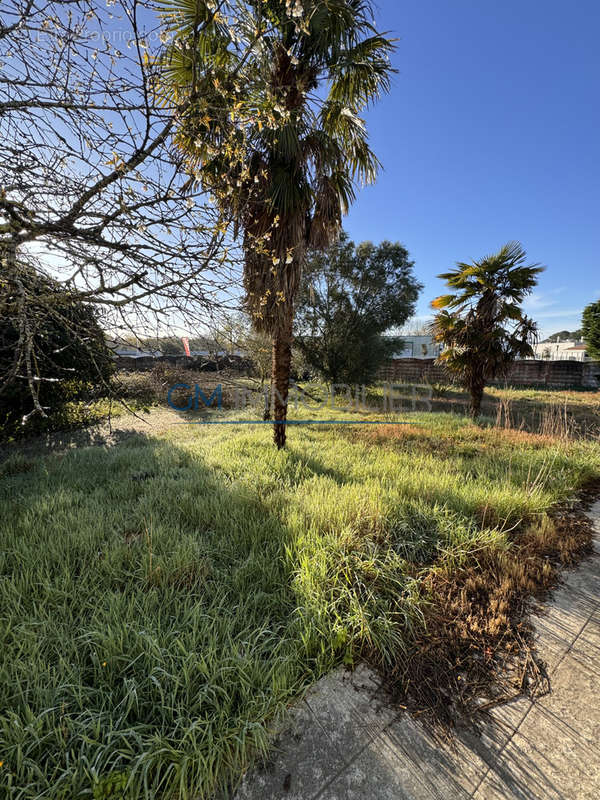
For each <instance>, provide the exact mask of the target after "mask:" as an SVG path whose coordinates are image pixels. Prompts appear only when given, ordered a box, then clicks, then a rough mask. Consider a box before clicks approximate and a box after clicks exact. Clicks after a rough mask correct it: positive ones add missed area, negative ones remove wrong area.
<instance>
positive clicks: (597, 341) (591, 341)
mask: <svg viewBox="0 0 600 800" xmlns="http://www.w3.org/2000/svg"><path fill="white" fill-rule="evenodd" d="M581 328H582V333H583V341H584V342H585V343H586V345H587V352H588V355H589V357H590V358H594V359H596V360H598V361H600V300H597V301H596V302H595V303H590V305H589V306H586V308H585V309H584V312H583V321H582V326H581Z"/></svg>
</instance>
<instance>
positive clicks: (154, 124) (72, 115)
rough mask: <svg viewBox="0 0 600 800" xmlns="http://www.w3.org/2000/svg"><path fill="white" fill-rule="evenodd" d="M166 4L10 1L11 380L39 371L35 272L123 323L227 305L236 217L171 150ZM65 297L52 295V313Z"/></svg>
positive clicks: (1, 35) (5, 145)
mask: <svg viewBox="0 0 600 800" xmlns="http://www.w3.org/2000/svg"><path fill="white" fill-rule="evenodd" d="M156 12H157V8H153V7H152V4H151V3H148V2H145V3H140V2H138V1H137V0H103V1H102V2H92V1H91V0H61V1H60V2H59V1H58V0H9V3H8V7H7V5H6V4H5V3H2V6H1V8H0V261H1V272H0V289H1V290H2V291H4V292H5V293H7V294H8V296H9V297H11V298H12V301H11V303H9V304H8V305H6V304H5V306H4V307H3V313H5V314H12V315H13V316H14V317H15V319H14V320H13V322H14V324H16V325H17V327H18V330H19V339H18V342H17V344H16V346H15V347H14V353H13V354H12V357H11V359H10V369H8V370H6V371H5V374H4V375H0V390H1V389H2V386H3V385H4V384H6V383H7V381H10V380H15V378H18V379H21V380H28V382H29V384H30V385H31V386H32V396H33V402H34V407H35V408H36V409H37V410H38V411H40V412H42V413H43V409H42V408H41V406H40V404H39V402H38V399H37V393H36V391H35V386H36V385H39V383H38V382H39V381H40V380H41V379H43V376H41V375H39V374H37V373H36V358H35V347H36V335H37V333H38V332H39V331H40V330H41V328H42V327H43V319H41V318H40V317H43V314H41V315H40V311H39V309H40V306H41V307H44V297H40V296H39V293H38V294H37V295H36V298H35V299H36V304H35V307H36V309H37V311H36V314H35V318H32V315H31V314H30V313H28V309H30V308H31V307H32V304H31V302H30V301H31V299H32V298H31V296H30V295H29V293H30V292H31V291H32V290H31V286H30V284H28V283H27V282H26V281H24V280H23V276H24V274H26V273H24V270H29V274H31V270H34V271H38V272H42V273H44V274H47V275H50V276H51V277H53V278H54V279H56V280H58V281H60V282H61V283H62V284H63V285H64V286H65V288H67V289H70V290H72V291H73V292H74V293H76V294H77V296H78V297H79V298H81V299H82V300H84V301H89V302H93V303H94V305H95V307H96V308H98V309H100V310H101V313H102V315H103V322H104V324H105V326H106V327H107V329H110V330H111V332H112V333H113V334H114V333H115V332H118V331H119V330H121V329H127V330H131V329H132V328H134V329H136V330H138V331H139V330H144V331H146V332H151V331H154V332H156V331H157V330H158V329H164V328H165V326H168V325H169V324H171V325H173V324H175V325H179V326H183V325H188V326H189V325H191V324H193V323H197V322H198V321H199V319H200V318H201V317H203V316H204V317H205V316H206V315H208V314H210V313H211V312H212V311H213V310H214V309H215V307H217V306H219V305H222V304H227V302H228V298H229V297H231V291H232V285H233V286H234V285H235V264H236V253H235V249H234V247H233V245H232V244H231V242H230V241H229V240H228V239H227V220H225V219H223V218H222V217H221V216H220V213H221V212H219V210H218V209H217V208H216V207H215V206H214V205H212V204H211V203H210V202H209V198H207V197H206V195H204V194H203V193H201V192H198V191H194V190H193V188H191V187H189V185H188V187H187V189H186V188H185V187H184V183H185V181H186V175H185V173H184V172H183V170H182V169H181V165H180V163H179V156H178V154H177V152H176V151H175V150H174V148H173V147H172V145H171V133H172V130H173V128H174V126H176V125H177V120H178V117H179V114H180V112H181V109H179V108H176V107H174V104H170V103H169V101H168V99H167V100H165V98H164V96H162V97H161V98H159V97H158V95H157V93H156V86H157V80H158V76H159V71H160V66H159V59H158V58H157V55H158V53H159V52H160V50H161V49H162V46H163V44H164V34H161V33H160V22H159V18H158V16H157V13H156ZM55 298H56V293H54V292H52V293H49V294H48V313H49V314H54V315H56V314H59V313H60V309H57V308H56V307H52V303H55V302H56V300H55Z"/></svg>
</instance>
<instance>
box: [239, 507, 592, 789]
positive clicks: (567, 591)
mask: <svg viewBox="0 0 600 800" xmlns="http://www.w3.org/2000/svg"><path fill="white" fill-rule="evenodd" d="M590 515H591V516H592V517H593V519H594V522H595V527H596V539H595V549H596V554H595V555H594V556H593V557H592V558H591V559H589V560H587V561H585V562H584V563H583V564H582V565H581V566H580V567H579V568H578V569H577V570H572V571H569V572H567V573H564V574H563V577H564V580H565V585H564V586H562V587H561V588H560V589H559V590H558V591H557V592H556V593H555V594H554V597H553V601H552V602H551V603H550V604H548V605H547V606H546V607H545V609H544V613H543V614H542V615H541V616H540V617H539V618H537V619H536V630H537V636H538V649H539V653H540V655H541V657H542V658H543V659H544V660H545V661H546V662H547V664H548V673H549V675H550V679H551V684H552V691H551V694H549V695H547V696H546V697H543V698H541V699H539V700H537V701H536V702H535V703H532V702H531V701H529V700H527V699H525V698H522V699H520V700H518V701H516V702H514V703H512V704H510V705H505V706H502V707H501V708H497V709H494V710H493V712H492V717H493V722H490V724H488V725H486V728H485V730H484V733H483V735H482V736H481V737H479V736H476V735H474V734H472V733H470V732H467V731H464V732H459V734H458V737H457V740H456V742H455V743H454V745H453V746H452V747H450V746H449V747H447V748H446V747H441V746H439V745H438V744H437V743H435V742H433V740H432V739H431V738H430V737H429V736H428V734H427V733H426V731H425V730H424V729H423V727H422V726H421V725H420V724H419V723H418V722H415V720H414V719H413V718H411V717H410V716H409V715H408V714H398V713H397V712H395V711H394V710H393V709H392V708H391V706H390V704H389V703H388V701H387V698H386V696H385V694H384V693H383V691H382V689H381V688H380V684H379V681H378V678H377V676H376V675H375V674H374V673H373V672H371V671H370V670H368V669H366V668H360V669H358V670H357V671H356V672H354V673H353V674H351V673H348V672H346V671H344V670H338V671H336V672H334V673H332V674H331V675H329V676H327V677H326V678H324V679H323V680H321V681H319V683H317V684H316V685H315V686H314V687H313V688H312V689H311V690H310V691H309V692H308V694H307V695H306V698H305V700H304V701H303V702H302V703H301V704H300V705H299V706H298V707H296V708H295V709H294V710H293V711H292V713H291V715H290V719H289V721H288V724H287V727H286V728H285V729H284V731H283V733H282V735H281V736H280V738H279V741H278V746H277V748H276V751H275V754H274V756H273V758H272V761H271V762H270V763H269V764H268V765H267V766H265V767H261V768H258V769H255V770H254V771H252V772H251V773H249V774H248V775H247V776H246V777H245V779H244V781H243V783H242V785H241V787H240V788H239V790H238V791H237V793H236V795H235V800H272V798H288V800H317V798H318V800H432V799H435V800H438V799H439V800H453V799H454V798H459V799H462V798H474V800H513V798H516V799H517V800H558V799H559V798H560V799H561V800H585V799H586V798H590V800H598V798H600V503H597V504H596V505H595V506H594V508H593V509H592V511H591V512H590Z"/></svg>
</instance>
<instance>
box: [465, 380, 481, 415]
mask: <svg viewBox="0 0 600 800" xmlns="http://www.w3.org/2000/svg"><path fill="white" fill-rule="evenodd" d="M484 390H485V381H483V380H472V381H471V386H470V387H469V393H470V395H471V408H470V411H471V417H472V418H473V419H477V417H478V416H479V415H480V414H481V402H482V400H483V392H484Z"/></svg>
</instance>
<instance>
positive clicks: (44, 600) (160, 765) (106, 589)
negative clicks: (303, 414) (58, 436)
mask: <svg viewBox="0 0 600 800" xmlns="http://www.w3.org/2000/svg"><path fill="white" fill-rule="evenodd" d="M325 413H331V412H325ZM338 416H339V413H336V417H338ZM348 418H351V417H348ZM411 422H412V423H413V424H412V425H411V426H409V427H399V426H390V427H389V428H388V427H385V428H367V427H363V428H360V427H356V428H354V427H351V428H326V427H321V428H317V427H310V428H292V429H291V430H290V433H289V448H288V449H287V450H286V451H284V452H277V451H276V450H275V449H274V448H273V446H272V445H271V432H270V430H269V429H268V428H266V427H259V428H256V429H255V428H231V427H217V426H215V427H201V426H177V427H175V428H174V429H173V430H172V431H171V432H170V433H169V434H167V435H166V436H164V437H162V438H160V439H158V438H154V439H153V438H148V437H144V436H142V435H140V436H138V437H136V438H134V439H131V440H130V441H128V442H126V443H123V444H120V445H118V446H115V447H113V448H110V449H104V448H100V447H95V448H85V449H79V450H76V451H71V452H69V453H68V454H66V455H61V456H58V455H55V456H47V457H30V456H28V457H27V458H26V459H25V458H23V457H19V456H13V457H12V458H10V459H8V460H7V461H5V462H4V464H2V465H0V617H1V623H2V627H1V640H0V647H1V651H2V656H1V657H0V709H2V711H1V712H0V761H2V762H3V766H2V767H0V797H2V798H11V799H14V800H16V798H19V800H33V798H40V799H41V798H52V800H55V799H57V798H61V799H64V800H67V798H68V800H79V798H90V797H92V798H100V797H125V798H132V799H133V798H136V799H137V798H142V797H144V798H162V797H165V798H198V797H201V798H202V797H210V796H211V794H212V793H213V792H214V791H215V790H218V789H223V788H225V787H226V786H227V785H230V784H231V783H235V781H236V780H237V779H239V777H240V775H241V773H242V771H243V769H244V768H245V767H246V766H247V765H248V764H249V763H250V762H251V760H252V759H253V758H254V757H255V756H256V755H257V754H259V753H261V752H264V751H265V750H266V748H267V746H268V731H269V730H270V728H272V726H273V725H274V724H275V722H276V721H277V719H278V718H279V717H280V716H281V715H282V714H283V713H284V712H285V709H286V708H287V706H288V705H289V704H290V703H291V702H292V701H293V700H294V699H295V698H296V697H298V696H299V695H300V694H301V693H302V691H303V690H304V689H305V688H306V687H307V686H308V685H310V683H312V682H313V681H314V680H316V679H317V678H318V677H320V676H321V675H323V674H324V673H325V672H327V671H328V670H330V669H331V668H332V667H333V666H334V665H337V664H339V663H343V662H346V663H349V664H352V663H354V662H356V661H357V659H359V658H360V657H361V656H367V657H368V658H369V659H370V660H371V661H373V662H374V663H379V664H380V665H382V666H383V667H384V668H389V667H390V666H392V665H393V664H394V662H395V661H396V660H397V659H399V658H402V653H403V652H404V649H405V647H406V644H407V643H408V642H409V641H410V636H411V631H412V630H415V629H418V627H419V625H420V623H421V605H420V604H421V603H422V602H423V601H422V600H421V599H419V593H418V591H417V590H418V583H419V581H420V580H422V577H423V576H424V575H425V574H426V572H427V571H428V570H430V569H435V567H436V565H437V564H439V563H440V562H441V561H442V560H443V561H445V562H450V563H453V562H454V561H456V563H460V562H461V561H462V560H463V559H464V558H465V557H466V556H467V555H468V554H469V553H472V552H473V550H477V549H480V548H484V547H490V548H505V547H508V546H509V545H508V537H507V533H506V531H507V530H508V529H509V528H512V527H513V526H515V525H516V524H517V523H518V522H519V521H520V520H522V519H525V518H532V517H535V516H537V515H541V514H543V512H544V511H545V510H547V509H548V508H549V507H550V506H551V505H552V504H554V503H556V502H558V501H560V500H563V499H565V498H566V497H568V496H570V495H572V493H573V492H574V490H575V489H576V488H577V487H578V486H579V485H581V483H582V482H583V481H585V480H586V479H587V478H588V477H590V476H591V475H593V474H597V473H598V471H599V470H600V461H599V457H598V449H597V445H596V444H593V443H590V442H586V441H571V442H567V441H560V442H559V441H555V440H552V439H550V438H549V437H539V436H529V435H527V434H524V433H516V432H514V431H501V430H496V429H494V428H492V427H478V426H475V425H473V424H471V423H470V422H468V421H467V420H465V419H462V418H459V417H456V416H452V415H427V414H422V415H416V416H413V417H411Z"/></svg>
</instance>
